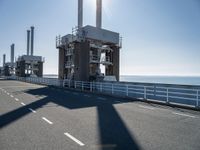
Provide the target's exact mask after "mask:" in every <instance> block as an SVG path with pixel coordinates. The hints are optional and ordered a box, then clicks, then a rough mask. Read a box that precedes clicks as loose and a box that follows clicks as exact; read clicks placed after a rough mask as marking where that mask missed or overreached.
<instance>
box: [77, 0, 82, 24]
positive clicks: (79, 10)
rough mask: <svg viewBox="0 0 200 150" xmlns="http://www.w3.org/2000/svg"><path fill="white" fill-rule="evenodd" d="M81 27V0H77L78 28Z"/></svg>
mask: <svg viewBox="0 0 200 150" xmlns="http://www.w3.org/2000/svg"><path fill="white" fill-rule="evenodd" d="M81 27H83V0H78V28H81Z"/></svg>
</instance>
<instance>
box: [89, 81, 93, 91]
mask: <svg viewBox="0 0 200 150" xmlns="http://www.w3.org/2000/svg"><path fill="white" fill-rule="evenodd" d="M89 83H90V92H92V86H93V82H89Z"/></svg>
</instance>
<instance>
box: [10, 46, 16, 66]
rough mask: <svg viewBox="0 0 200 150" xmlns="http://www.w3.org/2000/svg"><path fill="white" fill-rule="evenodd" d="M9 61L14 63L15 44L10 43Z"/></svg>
mask: <svg viewBox="0 0 200 150" xmlns="http://www.w3.org/2000/svg"><path fill="white" fill-rule="evenodd" d="M10 48H11V49H10V62H11V64H12V65H13V63H14V49H15V44H12V45H11V46H10Z"/></svg>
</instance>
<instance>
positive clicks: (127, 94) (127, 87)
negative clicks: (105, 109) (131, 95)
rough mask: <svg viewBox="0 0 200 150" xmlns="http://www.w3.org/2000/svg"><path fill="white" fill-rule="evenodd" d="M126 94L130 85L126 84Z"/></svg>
mask: <svg viewBox="0 0 200 150" xmlns="http://www.w3.org/2000/svg"><path fill="white" fill-rule="evenodd" d="M126 96H128V85H126Z"/></svg>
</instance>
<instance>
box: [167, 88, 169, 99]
mask: <svg viewBox="0 0 200 150" xmlns="http://www.w3.org/2000/svg"><path fill="white" fill-rule="evenodd" d="M167 103H169V89H168V88H167Z"/></svg>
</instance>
